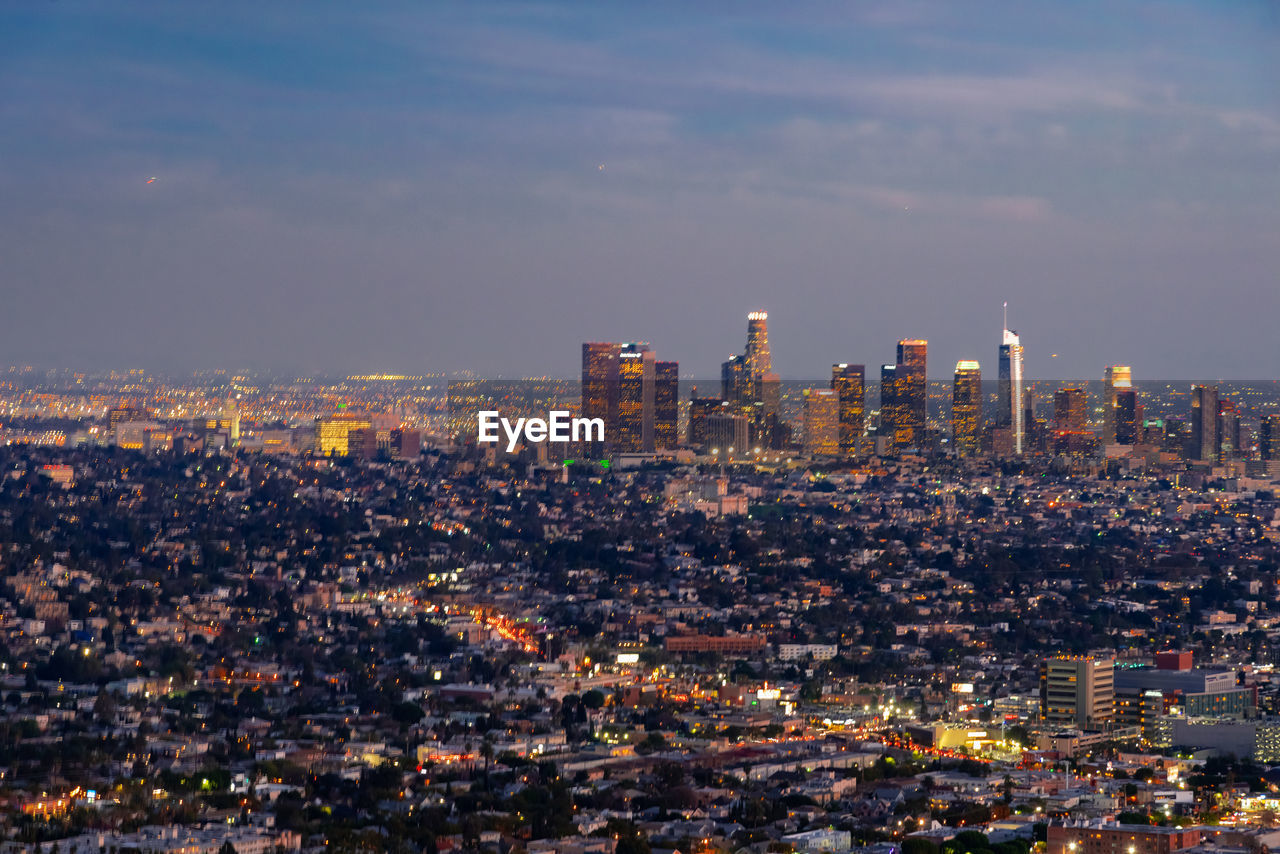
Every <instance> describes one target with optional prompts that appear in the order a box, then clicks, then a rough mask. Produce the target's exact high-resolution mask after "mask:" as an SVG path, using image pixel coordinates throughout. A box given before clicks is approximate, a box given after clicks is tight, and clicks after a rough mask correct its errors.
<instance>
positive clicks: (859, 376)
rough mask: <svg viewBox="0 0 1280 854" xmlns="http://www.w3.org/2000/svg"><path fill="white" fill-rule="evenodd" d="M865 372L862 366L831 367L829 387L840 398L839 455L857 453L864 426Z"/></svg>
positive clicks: (846, 455)
mask: <svg viewBox="0 0 1280 854" xmlns="http://www.w3.org/2000/svg"><path fill="white" fill-rule="evenodd" d="M866 372H867V369H866V367H865V366H863V365H846V364H840V365H832V366H831V387H832V388H833V389H835V391H836V394H837V395H839V397H840V455H841V456H843V457H851V456H853V455H854V454H856V453H857V452H858V440H859V439H861V438H862V433H863V429H864V426H865V420H866V418H865V415H866V413H865V408H866V402H865V400H866Z"/></svg>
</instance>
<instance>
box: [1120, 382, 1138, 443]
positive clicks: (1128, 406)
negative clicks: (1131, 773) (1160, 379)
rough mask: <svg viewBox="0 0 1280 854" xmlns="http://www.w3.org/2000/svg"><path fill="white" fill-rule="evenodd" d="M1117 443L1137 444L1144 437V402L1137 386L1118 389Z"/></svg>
mask: <svg viewBox="0 0 1280 854" xmlns="http://www.w3.org/2000/svg"><path fill="white" fill-rule="evenodd" d="M1114 413H1115V424H1114V430H1115V435H1114V437H1113V438H1114V439H1115V444H1117V445H1136V444H1138V442H1139V441H1140V440H1141V438H1142V420H1143V419H1142V403H1141V402H1140V401H1139V400H1138V390H1137V389H1136V388H1122V389H1119V390H1117V391H1116V405H1115V410H1114Z"/></svg>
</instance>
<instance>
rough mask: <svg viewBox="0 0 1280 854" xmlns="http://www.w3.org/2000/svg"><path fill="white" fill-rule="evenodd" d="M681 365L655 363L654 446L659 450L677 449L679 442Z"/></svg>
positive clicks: (675, 363)
mask: <svg viewBox="0 0 1280 854" xmlns="http://www.w3.org/2000/svg"><path fill="white" fill-rule="evenodd" d="M679 420H680V365H679V363H677V362H661V361H660V362H654V387H653V444H654V447H656V448H657V449H659V450H669V449H671V448H674V447H676V445H678V444H679V443H680V441H679V435H678V431H679V426H678V425H679Z"/></svg>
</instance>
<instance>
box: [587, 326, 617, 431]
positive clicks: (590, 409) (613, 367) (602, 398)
mask: <svg viewBox="0 0 1280 854" xmlns="http://www.w3.org/2000/svg"><path fill="white" fill-rule="evenodd" d="M621 352H622V345H621V344H613V343H608V342H602V341H595V342H588V343H585V344H583V345H582V406H581V411H582V417H583V418H602V419H604V423H605V424H606V425H608V424H612V423H613V422H614V420H615V419H616V418H617V415H618V355H619V354H620V353H621ZM607 435H608V432H607V431H606V437H607Z"/></svg>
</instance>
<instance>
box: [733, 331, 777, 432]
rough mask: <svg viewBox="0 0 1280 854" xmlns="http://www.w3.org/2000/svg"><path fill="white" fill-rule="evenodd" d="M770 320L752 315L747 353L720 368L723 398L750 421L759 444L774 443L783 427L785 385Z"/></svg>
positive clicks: (736, 356) (737, 356) (748, 332)
mask: <svg viewBox="0 0 1280 854" xmlns="http://www.w3.org/2000/svg"><path fill="white" fill-rule="evenodd" d="M768 321H769V315H768V314H767V313H765V312H763V311H753V312H751V313H750V314H748V315H747V349H746V351H745V352H744V353H742V355H733V356H730V357H729V360H728V361H727V362H725V363H724V364H722V365H721V366H720V381H721V396H722V397H723V398H724V400H726V401H728V403H729V405H730V406H731V407H733V408H734V409H735V411H737V412H739V413H741V414H744V415H746V416H747V418H748V419H749V420H750V423H751V431H752V439H753V441H754V442H755V443H756V444H757V445H761V444H773V442H772V439H773V438H774V437H775V435H776V434H777V433H778V426H779V425H778V407H779V403H780V400H781V389H780V386H781V382H780V380H779V379H778V375H777V374H775V373H773V353H772V351H771V350H770V348H769V326H768Z"/></svg>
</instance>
